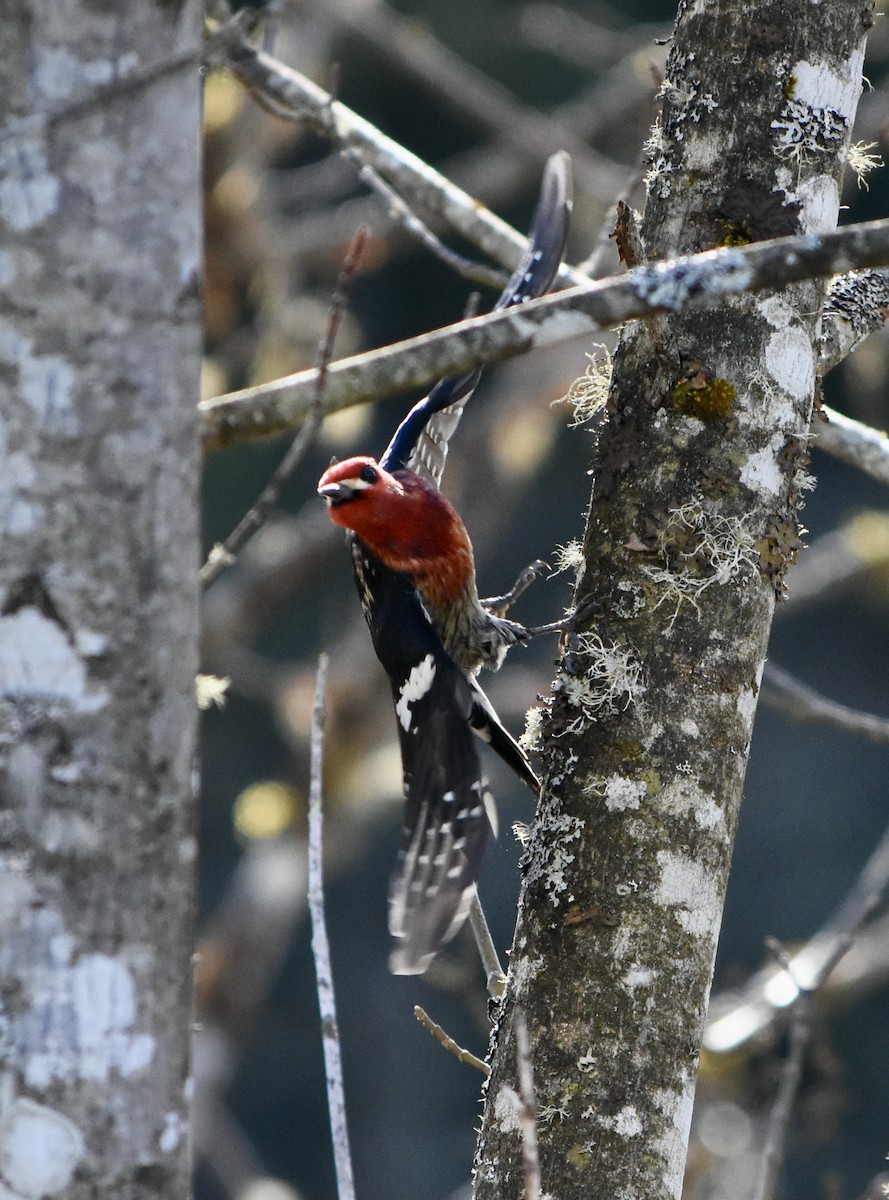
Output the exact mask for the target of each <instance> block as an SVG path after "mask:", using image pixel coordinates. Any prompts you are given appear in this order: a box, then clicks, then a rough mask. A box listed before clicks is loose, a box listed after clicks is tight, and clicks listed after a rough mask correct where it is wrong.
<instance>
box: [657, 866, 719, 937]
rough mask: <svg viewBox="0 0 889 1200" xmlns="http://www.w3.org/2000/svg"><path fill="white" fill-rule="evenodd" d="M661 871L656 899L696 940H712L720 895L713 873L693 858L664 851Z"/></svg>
mask: <svg viewBox="0 0 889 1200" xmlns="http://www.w3.org/2000/svg"><path fill="white" fill-rule="evenodd" d="M657 861H658V865H659V866H660V868H661V878H660V882H659V883H658V887H657V892H656V894H655V899H656V901H657V903H658V904H661V905H663V906H664V907H665V908H671V909H673V910H674V911H675V914H676V918H677V920H678V921H679V923H680V925H681V926H682V928H683V929H684V930H685V931H686V932H687V933H690V934H691V935H692V936H693V937H700V938H704V937H706V938H708V939H710V938H712V936H713V913H714V912H718V910H719V894H718V891H719V889H718V887H717V883H716V880H715V879H714V878H713V875H712V874H711V872H709V871H708V870H707V869H706V868H705V867H703V866H702V865H701V864H700V863H699V862H695V860H694V859H693V858H689V857H688V856H687V855H683V854H673V853H671V852H670V851H669V850H661V851H659V852H658V856H657Z"/></svg>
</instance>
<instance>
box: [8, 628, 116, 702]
mask: <svg viewBox="0 0 889 1200" xmlns="http://www.w3.org/2000/svg"><path fill="white" fill-rule="evenodd" d="M0 695H3V696H6V697H9V698H10V699H18V698H22V699H24V698H34V699H36V698H39V699H43V700H47V701H56V702H60V703H64V704H68V705H71V706H72V707H73V708H75V709H77V710H78V711H79V712H84V713H93V712H98V711H99V710H100V709H102V708H104V706H105V705H106V704H107V703H108V693H107V692H106V691H105V690H104V689H103V688H95V689H93V688H91V687H90V686H89V682H88V679H87V673H86V669H85V667H84V664H83V662H82V661H81V659H80V656H79V655H78V654H77V651H76V650H75V649H74V647H73V646H72V645H71V643H70V641H69V640H68V638H67V637H66V636H65V633H64V631H63V630H62V628H61V627H60V626H59V625H58V624H57V623H56V622H55V621H52V620H50V619H49V618H48V617H45V616H44V615H43V613H42V612H40V610H39V609H37V608H30V607H28V608H20V609H19V610H18V612H14V613H11V614H10V615H9V616H7V617H2V618H0Z"/></svg>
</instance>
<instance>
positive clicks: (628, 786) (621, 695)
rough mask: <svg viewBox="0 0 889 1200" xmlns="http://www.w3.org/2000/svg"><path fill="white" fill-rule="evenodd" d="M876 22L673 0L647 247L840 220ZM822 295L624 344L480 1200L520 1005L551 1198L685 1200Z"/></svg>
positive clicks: (750, 302)
mask: <svg viewBox="0 0 889 1200" xmlns="http://www.w3.org/2000/svg"><path fill="white" fill-rule="evenodd" d="M870 21H871V5H870V4H869V3H867V2H860V3H852V2H850V0H823V2H822V3H819V4H812V3H809V0H746V2H739V0H708V2H706V3H705V2H702V0H696V2H689V3H682V4H680V9H679V15H678V18H677V22H676V28H675V31H674V37H673V40H672V43H671V50H670V55H669V62H668V67H667V77H666V81H665V84H664V89H663V92H664V107H663V116H662V120H661V123H660V125H659V127H658V129H657V130H656V132H655V136H654V138H653V140H652V144H651V148H650V149H651V170H650V176H649V181H648V198H647V206H646V211H645V215H644V221H643V226H642V232H643V236H644V242H645V253H646V256H647V257H648V258H649V259H657V258H663V257H668V256H671V255H674V254H676V253H682V252H689V251H698V250H704V249H708V248H711V247H714V246H721V245H738V244H743V243H746V242H749V241H754V240H758V239H762V238H768V237H773V236H778V235H781V234H790V233H796V232H812V233H819V232H822V231H825V230H828V229H831V228H833V227H834V225H835V224H836V220H837V214H838V207H839V196H840V190H839V186H840V179H841V176H842V170H843V165H844V162H845V157H846V153H847V151H848V147H849V142H850V133H851V128H852V121H853V117H854V113H855V108H856V104H857V101H858V96H859V93H860V89H861V79H862V65H863V50H864V41H865V36H866V30H867V27H868V26H869V24H870ZM822 294H823V287H822V285H821V284H816V283H811V284H801V285H798V286H795V287H792V288H788V289H786V290H785V291H783V292H781V293H774V294H764V295H759V296H757V297H755V298H754V297H750V298H741V299H740V300H737V301H732V302H730V303H722V304H719V305H717V306H714V307H713V308H712V309H711V310H709V311H707V312H702V313H696V314H693V315H690V316H681V315H677V316H676V317H671V318H669V319H667V318H664V319H657V320H652V321H651V322H649V323H647V324H645V325H641V324H637V325H635V326H633V327H630V328H629V329H627V330H626V331H625V333H624V335H623V337H622V340H621V344H620V347H619V351H618V353H617V356H616V359H615V366H614V374H613V381H612V388H611V395H610V400H609V406H608V417H607V423H606V426H605V428H604V431H603V433H602V436H601V440H600V442H599V445H598V449H597V454H596V460H595V463H594V468H595V469H594V486H593V494H592V502H591V507H590V515H589V520H588V526H587V532H586V542H585V547H584V550H585V568H584V570H583V574H582V578H581V579H580V581H579V583H578V589H577V605H578V612H579V614H580V620H579V623H578V631H577V633H576V635H574V636H572V637H571V638H569V639H568V640H569V646H568V650H567V653H566V654H565V656H564V658H563V660H562V662H561V664H560V670H559V674H558V678H557V681H556V685H555V689H554V698H553V701H552V703H551V705H550V707H549V711H548V715H547V717H546V719H545V721H544V725H543V745H542V749H543V754H544V761H545V766H546V772H545V784H544V790H543V796H542V800H541V804H540V808H539V813H538V819H537V822H536V825H535V828H534V833H533V838H532V843H531V846H530V849H529V853H528V855H527V860H526V863H525V879H524V886H523V892H522V899H521V905H520V914H519V923H518V928H517V931H516V937H515V943H514V946H513V952H512V959H511V964H510V972H509V983H508V988H507V993H506V1000H505V1003H504V1006H503V1010H502V1012H501V1014H500V1021H499V1027H498V1029H497V1031H496V1032H495V1054H494V1061H493V1073H492V1075H491V1078H490V1081H489V1084H488V1087H487V1095H486V1104H485V1113H484V1122H483V1128H482V1133H481V1139H480V1144H479V1150H478V1155H477V1162H476V1183H475V1196H476V1200H495V1198H496V1200H506V1198H507V1197H509V1198H514V1197H517V1196H519V1195H521V1194H522V1187H523V1185H522V1155H521V1137H520V1132H519V1125H518V1120H517V1117H516V1109H515V1105H514V1103H513V1101H512V1099H511V1097H510V1089H511V1088H514V1087H515V1038H514V1032H513V1014H514V1012H515V1007H516V1005H520V1006H521V1007H522V1009H523V1010H524V1012H525V1015H526V1018H527V1023H528V1027H529V1032H530V1041H531V1051H532V1060H533V1067H534V1074H535V1081H536V1087H537V1099H538V1104H539V1109H540V1122H539V1124H540V1128H539V1140H540V1154H541V1167H542V1182H543V1190H544V1192H545V1193H547V1194H551V1195H552V1196H557V1197H558V1198H559V1200H572V1197H578V1198H580V1197H583V1200H594V1198H595V1197H599V1196H601V1197H603V1198H604V1197H607V1198H608V1200H617V1198H618V1197H630V1196H632V1197H639V1196H645V1197H646V1198H647V1200H659V1198H661V1197H669V1196H676V1195H678V1194H679V1192H680V1188H681V1184H682V1176H683V1168H684V1162H685V1151H686V1142H687V1134H688V1127H689V1121H690V1118H691V1109H692V1102H693V1096H694V1081H695V1071H696V1066H697V1056H698V1048H699V1046H700V1042H701V1035H702V1030H703V1022H704V1016H705V1012H706V1007H707V998H708V992H709V988H710V981H711V973H712V967H713V959H714V954H715V951H716V941H717V935H718V931H719V924H720V917H721V911H722V902H723V896H724V892H725V886H726V880H727V876H728V869H729V861H730V855H731V849H732V841H733V837H734V832H735V827H736V824H737V819H738V811H739V807H740V802H741V792H742V786H743V780H744V772H745V767H746V763H747V754H748V747H749V744H750V735H751V730H752V724H753V716H754V712H755V708H756V701H757V692H758V687H759V679H760V673H761V670H762V666H763V661H764V657H765V652H766V644H767V641H768V635H769V627H770V623H771V618H772V612H773V606H774V603H775V597H776V594H778V593H780V590H781V587H782V576H783V573H784V570H785V568H786V566H787V564H788V562H789V561H790V560H791V559H792V558H793V556H794V554H795V553H796V550H797V547H798V545H799V525H798V521H797V515H796V512H797V507H798V504H799V499H800V493H801V491H802V490H804V488H805V487H806V486H807V485H808V483H809V479H808V476H807V474H806V463H807V453H806V445H807V432H808V427H809V418H810V414H811V409H812V402H813V392H814V388H815V361H816V350H817V340H818V331H819V314H820V307H821V299H822ZM678 299H679V297H678V296H677V300H678Z"/></svg>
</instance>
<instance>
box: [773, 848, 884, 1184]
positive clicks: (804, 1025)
mask: <svg viewBox="0 0 889 1200" xmlns="http://www.w3.org/2000/svg"><path fill="white" fill-rule="evenodd" d="M868 866H870V863H869V864H868ZM886 885H887V880H886V879H884V880H883V883H882V888H880V889H879V890H876V891H874V890H870V891H868V893H867V894H866V896H865V897H863V900H862V903H861V904H860V905H859V906H858V908H857V909H856V911H855V913H854V919H852V920H850V921H849V923H848V924H847V925H846V927H845V928H843V929H840V930H838V932H837V935H836V937H835V938H834V941H833V944H832V946H831V947H830V950H829V953H828V954H827V955H826V956H825V958H824V960H823V962H822V963H821V966H820V967H819V969H818V971H817V973H816V974H815V975H814V976H813V978H812V981H811V982H810V983H809V984H806V985H804V984H802V983H801V982H800V981H799V979H798V978H797V977H796V975H795V973H794V969H793V962H792V961H791V959H790V956H789V955H788V954H787V951H786V950H785V949H784V947H783V946H781V944H780V943H779V942H777V940H776V939H769V941H768V943H767V944H768V945H769V946H770V948H771V949H772V951H773V952H774V953H775V954H776V956H777V958H778V961H779V963H780V965H781V967H782V969H783V970H784V971H786V973H787V974H788V975H789V977H790V979H791V982H792V983H793V985H794V987H796V989H797V992H798V995H797V999H796V1001H795V1002H794V1006H793V1019H792V1021H791V1025H790V1045H789V1047H788V1051H787V1058H786V1059H785V1061H784V1066H783V1068H782V1071H781V1079H780V1081H779V1084H778V1093H777V1095H776V1096H775V1103H774V1104H773V1106H772V1111H771V1113H770V1114H769V1124H768V1129H767V1131H766V1142H765V1147H764V1149H763V1156H762V1163H761V1166H760V1176H759V1183H758V1184H757V1188H756V1192H755V1194H754V1196H755V1200H772V1197H773V1196H774V1194H775V1188H776V1185H777V1183H778V1177H779V1175H780V1173H781V1166H782V1164H783V1162H784V1148H785V1146H786V1144H787V1130H788V1127H789V1124H790V1115H791V1113H792V1112H793V1105H794V1102H795V1100H796V1096H797V1093H798V1092H799V1085H800V1081H801V1079H802V1075H803V1064H804V1062H805V1057H806V1050H807V1048H808V1045H809V1041H810V1040H811V1037H812V1015H813V1011H814V1007H815V997H816V995H817V992H818V989H819V988H820V987H821V986H822V985H823V983H824V981H825V979H827V977H828V975H829V974H830V973H831V971H832V970H833V969H834V967H835V966H836V965H837V963H838V962H839V961H840V959H841V958H842V957H843V956H844V955H845V954H846V953H847V952H848V950H849V949H850V947H851V946H852V943H853V942H854V941H855V937H856V935H857V934H858V932H859V930H860V929H861V927H862V925H864V923H865V921H867V919H868V918H869V917H870V916H871V915H872V914H873V912H874V911H875V909H876V908H877V906H878V905H879V903H880V900H881V898H882V892H883V890H885V887H886Z"/></svg>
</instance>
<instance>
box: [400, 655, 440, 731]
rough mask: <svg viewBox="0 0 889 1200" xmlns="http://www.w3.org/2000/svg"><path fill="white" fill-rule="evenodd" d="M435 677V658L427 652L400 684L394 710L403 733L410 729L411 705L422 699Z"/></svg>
mask: <svg viewBox="0 0 889 1200" xmlns="http://www.w3.org/2000/svg"><path fill="white" fill-rule="evenodd" d="M434 678H435V660H434V658H433V657H432V655H431V654H427V655H426V657H425V658H424V659H423V660H422V662H419V663H417V665H416V666H415V667H412V668H411V673H410V675H408V677H407V679H406V680H405V681H404V683H403V684H402V685H401V690H400V691H399V693H398V703H397V704H396V705H395V711H396V713H397V714H398V720H399V721H400V722H401V727H402V729H403V730H404V732H405V733H407V732H408V731H409V730H410V727H411V719H412V717H413V715H414V714H413V713H412V712H411V705H412V704H416V702H417V701H418V700H422V699H423V697H424V696H425V695H426V693H427V692H428V691H429V689H430V688H431V687H432V681H433V679H434Z"/></svg>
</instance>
